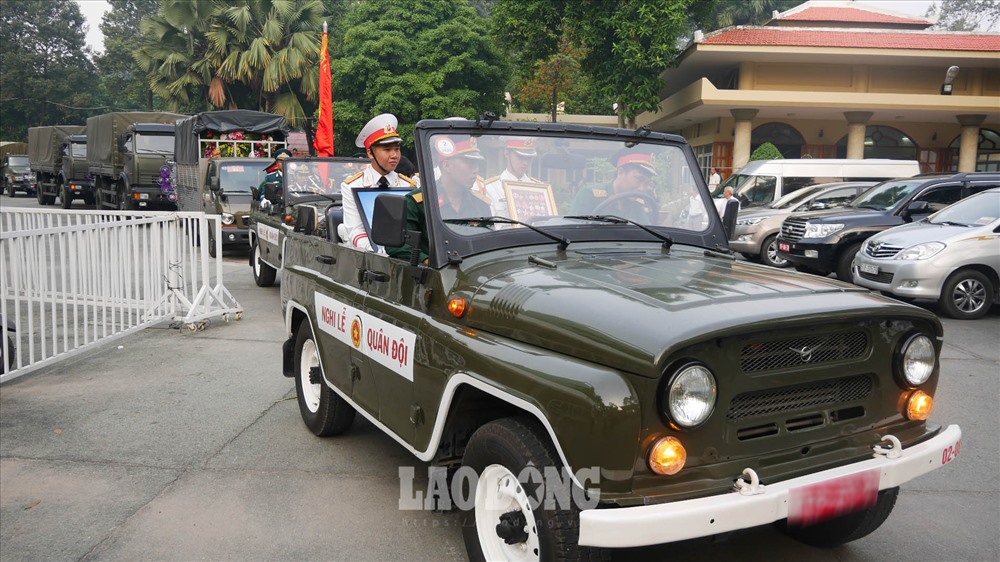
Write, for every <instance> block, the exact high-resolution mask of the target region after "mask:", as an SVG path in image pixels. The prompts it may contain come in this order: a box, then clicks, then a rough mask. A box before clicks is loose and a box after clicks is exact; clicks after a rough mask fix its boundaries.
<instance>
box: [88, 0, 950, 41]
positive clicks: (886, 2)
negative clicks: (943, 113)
mask: <svg viewBox="0 0 1000 562" xmlns="http://www.w3.org/2000/svg"><path fill="white" fill-rule="evenodd" d="M733 1H743V0H733ZM803 1H804V0H803ZM855 1H857V2H858V3H859V4H867V5H870V6H872V7H874V8H878V9H881V10H890V11H893V12H897V13H900V14H903V15H908V16H915V17H923V15H924V14H926V13H927V8H929V7H930V5H931V4H933V3H934V2H935V0H855ZM76 2H77V3H78V4H80V11H81V12H82V13H83V17H85V18H86V19H87V25H88V26H89V31H87V44H88V45H90V47H91V48H92V49H93V50H94V51H95V52H98V53H99V52H102V51H104V34H103V33H101V29H100V27H99V26H100V25H101V18H102V17H103V16H104V12H106V11H108V10H110V9H111V5H110V4H108V3H107V2H106V1H105V0H76Z"/></svg>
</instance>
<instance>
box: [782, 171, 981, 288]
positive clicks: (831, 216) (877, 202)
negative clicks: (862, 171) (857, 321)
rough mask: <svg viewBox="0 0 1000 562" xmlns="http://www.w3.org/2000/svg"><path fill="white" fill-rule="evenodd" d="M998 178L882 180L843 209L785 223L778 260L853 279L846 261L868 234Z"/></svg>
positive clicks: (914, 218) (964, 175)
mask: <svg viewBox="0 0 1000 562" xmlns="http://www.w3.org/2000/svg"><path fill="white" fill-rule="evenodd" d="M998 186H1000V174H997V173H994V172H968V173H959V174H926V175H921V176H916V177H912V178H904V179H896V180H890V181H886V182H882V183H880V184H878V185H876V186H875V187H872V188H871V189H869V190H868V191H866V192H864V193H862V194H861V195H860V196H858V198H857V199H855V200H854V201H852V202H851V204H850V205H849V206H848V207H847V208H844V209H837V210H833V211H811V212H808V213H801V214H798V215H792V216H790V217H788V218H787V219H785V222H784V223H783V224H782V225H781V233H780V234H779V235H778V257H780V258H783V259H786V260H788V261H790V262H791V263H792V265H793V266H795V269H797V270H798V271H803V272H806V273H815V274H817V275H829V274H830V273H831V272H836V273H837V278H838V279H840V280H842V281H847V282H848V283H850V282H852V281H853V278H852V276H851V263H852V262H853V261H854V256H855V255H856V254H857V253H858V250H860V249H861V244H862V243H863V242H864V241H865V240H867V239H868V238H869V237H871V236H872V235H874V234H876V233H878V232H882V231H883V230H886V229H889V228H892V227H894V226H899V225H902V224H906V223H910V222H915V221H918V220H921V219H923V218H925V217H927V216H928V215H930V214H931V213H935V212H937V211H940V210H941V209H943V208H945V207H947V206H948V205H951V204H952V203H954V202H956V201H959V200H961V199H964V198H966V197H968V196H969V195H972V194H974V193H979V192H980V191H984V190H986V189H989V188H991V187H998Z"/></svg>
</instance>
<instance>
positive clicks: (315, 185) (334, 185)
mask: <svg viewBox="0 0 1000 562" xmlns="http://www.w3.org/2000/svg"><path fill="white" fill-rule="evenodd" d="M363 168H364V162H363V161H361V160H355V159H343V160H333V159H330V160H327V159H309V160H298V159H288V160H285V163H284V173H283V175H282V177H283V179H284V182H285V191H286V192H287V194H288V196H289V198H290V199H291V200H292V201H293V202H294V203H296V204H298V203H302V202H304V201H306V200H317V201H318V200H323V199H326V200H333V199H335V198H338V199H339V196H340V184H341V183H343V181H344V180H345V179H347V178H348V177H350V176H352V175H354V174H356V173H357V172H359V171H361V170H362V169H363Z"/></svg>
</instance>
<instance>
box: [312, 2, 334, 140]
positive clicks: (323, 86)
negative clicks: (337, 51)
mask: <svg viewBox="0 0 1000 562" xmlns="http://www.w3.org/2000/svg"><path fill="white" fill-rule="evenodd" d="M313 146H314V147H315V148H316V155H317V156H333V75H332V73H331V71H330V37H329V34H327V31H326V22H325V21H324V22H323V46H322V47H320V59H319V124H318V125H317V126H316V139H315V140H314V141H313Z"/></svg>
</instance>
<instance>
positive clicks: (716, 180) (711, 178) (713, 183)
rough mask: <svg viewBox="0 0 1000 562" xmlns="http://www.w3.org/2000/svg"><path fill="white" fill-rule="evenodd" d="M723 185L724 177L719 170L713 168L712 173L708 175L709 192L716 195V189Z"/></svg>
mask: <svg viewBox="0 0 1000 562" xmlns="http://www.w3.org/2000/svg"><path fill="white" fill-rule="evenodd" d="M720 183H722V176H720V175H719V172H718V170H716V169H715V168H712V173H711V174H709V175H708V192H709V193H715V188H717V187H719V184H720Z"/></svg>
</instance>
